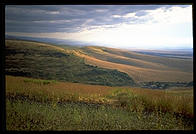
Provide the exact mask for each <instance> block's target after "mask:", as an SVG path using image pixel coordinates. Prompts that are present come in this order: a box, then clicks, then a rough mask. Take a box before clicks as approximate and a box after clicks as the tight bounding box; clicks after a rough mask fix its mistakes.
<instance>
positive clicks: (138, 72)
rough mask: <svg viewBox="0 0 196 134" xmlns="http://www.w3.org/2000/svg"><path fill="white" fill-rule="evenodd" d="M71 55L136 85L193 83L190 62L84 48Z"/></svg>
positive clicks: (126, 51) (127, 52) (111, 50)
mask: <svg viewBox="0 0 196 134" xmlns="http://www.w3.org/2000/svg"><path fill="white" fill-rule="evenodd" d="M74 52H75V53H77V55H78V56H80V57H84V58H85V62H86V63H88V64H92V65H96V66H99V67H103V68H110V69H117V70H119V71H121V72H125V73H127V74H128V75H129V76H131V77H132V78H133V79H134V80H135V81H136V82H149V81H162V82H166V81H170V82H177V81H179V82H190V81H192V80H193V59H179V58H167V57H160V56H152V55H145V54H140V53H136V52H132V51H128V50H122V49H114V48H105V47H95V46H89V47H84V48H82V49H81V50H80V51H78V50H74Z"/></svg>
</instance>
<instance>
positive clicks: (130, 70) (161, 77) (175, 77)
mask: <svg viewBox="0 0 196 134" xmlns="http://www.w3.org/2000/svg"><path fill="white" fill-rule="evenodd" d="M74 53H75V54H76V55H77V56H80V57H83V58H85V62H86V63H87V64H91V65H95V66H99V67H103V68H108V69H117V70H119V71H121V72H125V73H127V74H128V75H129V76H131V77H132V78H133V79H134V80H135V81H136V82H141V81H171V82H172V81H173V82H175V81H191V80H192V79H193V74H192V73H188V72H182V71H177V70H161V69H160V70H158V69H149V68H141V67H137V66H131V65H125V64H119V63H113V62H108V61H104V60H100V59H97V58H95V57H92V56H88V55H85V54H83V53H80V52H78V51H74Z"/></svg>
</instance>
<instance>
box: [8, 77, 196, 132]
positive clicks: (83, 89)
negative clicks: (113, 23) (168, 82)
mask: <svg viewBox="0 0 196 134" xmlns="http://www.w3.org/2000/svg"><path fill="white" fill-rule="evenodd" d="M193 119H194V114H193V89H192V88H184V89H171V90H170V89H168V90H150V89H142V88H136V87H135V88H132V87H109V86H99V85H87V84H79V83H71V82H59V81H55V80H41V79H32V78H26V77H14V76H9V75H7V76H6V127H7V130H192V129H193Z"/></svg>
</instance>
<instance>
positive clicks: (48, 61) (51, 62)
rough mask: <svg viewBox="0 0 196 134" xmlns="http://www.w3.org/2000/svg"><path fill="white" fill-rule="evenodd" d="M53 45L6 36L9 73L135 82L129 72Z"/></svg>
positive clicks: (92, 81)
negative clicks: (98, 64) (101, 65)
mask: <svg viewBox="0 0 196 134" xmlns="http://www.w3.org/2000/svg"><path fill="white" fill-rule="evenodd" d="M53 47H54V46H50V45H48V46H46V45H40V44H39V43H35V42H28V41H14V40H6V68H5V72H6V74H8V75H15V76H26V77H32V78H39V79H48V80H60V81H70V82H78V83H88V84H94V85H108V86H123V85H129V86H130V85H133V84H134V81H133V80H132V78H130V77H129V76H128V75H127V74H126V73H123V72H119V71H117V70H110V69H104V68H98V67H95V66H91V65H87V64H85V63H84V59H82V58H80V57H78V56H75V55H74V54H71V53H67V52H65V51H63V50H61V49H62V48H58V47H56V48H53ZM57 48H58V49H57Z"/></svg>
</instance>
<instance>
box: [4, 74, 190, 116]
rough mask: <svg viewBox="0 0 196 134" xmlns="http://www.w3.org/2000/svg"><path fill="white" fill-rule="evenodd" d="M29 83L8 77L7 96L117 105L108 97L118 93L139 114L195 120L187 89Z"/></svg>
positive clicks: (188, 89) (19, 78) (113, 99)
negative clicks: (140, 112)
mask: <svg viewBox="0 0 196 134" xmlns="http://www.w3.org/2000/svg"><path fill="white" fill-rule="evenodd" d="M26 79H30V78H25V77H14V76H6V94H22V95H24V96H31V97H37V98H38V99H44V97H46V98H48V99H49V100H50V99H52V100H57V99H58V98H59V99H60V100H62V101H66V100H70V99H71V100H73V97H74V99H75V100H76V101H84V102H98V103H110V104H113V103H114V104H115V103H116V101H115V100H116V99H115V98H108V97H107V96H114V97H115V95H114V92H116V91H118V92H119V93H120V94H123V93H124V94H127V95H128V98H125V100H123V101H126V102H127V103H129V104H130V105H131V106H130V108H133V105H135V107H136V111H137V110H138V108H142V110H144V109H145V110H147V111H148V112H149V111H151V112H153V111H156V110H161V111H162V112H165V113H167V112H169V113H172V114H174V113H175V114H178V115H179V114H180V115H184V116H188V117H189V118H193V116H194V113H193V89H192V88H186V89H185V90H183V89H180V90H172V89H171V90H150V89H143V88H137V87H108V86H99V85H87V84H80V83H70V82H55V83H51V84H46V85H40V84H35V83H26V82H25V80H26ZM130 93H131V94H130ZM132 95H134V96H135V98H133V96H132ZM117 98H118V97H117ZM118 101H119V102H120V101H121V100H118ZM119 102H117V103H119Z"/></svg>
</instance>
